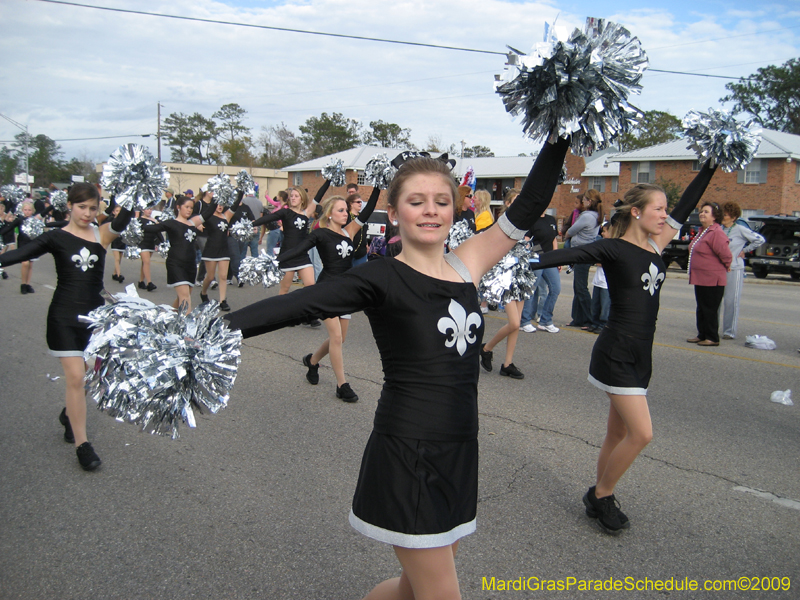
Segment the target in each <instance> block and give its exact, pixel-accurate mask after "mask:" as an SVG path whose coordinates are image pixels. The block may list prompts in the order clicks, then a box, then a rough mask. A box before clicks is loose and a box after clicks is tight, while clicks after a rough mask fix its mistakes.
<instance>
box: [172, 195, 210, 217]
mask: <svg viewBox="0 0 800 600" xmlns="http://www.w3.org/2000/svg"><path fill="white" fill-rule="evenodd" d="M200 194H201V195H200V197H201V198H202V197H203V195H202V194H203V192H200ZM187 202H191V203H192V204H194V198H189V196H184V195H183V194H178V195H177V196H175V208H174V209H173V210H174V211H175V214H176V215H177V214H178V209H179V208H180V207H181V206H183V205H184V204H186V203H187ZM201 202H202V200H201Z"/></svg>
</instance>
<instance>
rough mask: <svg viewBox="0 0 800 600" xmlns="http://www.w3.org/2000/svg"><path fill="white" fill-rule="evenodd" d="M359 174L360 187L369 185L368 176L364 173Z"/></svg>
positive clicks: (359, 172)
mask: <svg viewBox="0 0 800 600" xmlns="http://www.w3.org/2000/svg"><path fill="white" fill-rule="evenodd" d="M357 173H358V181H357V182H356V183H358V185H367V176H366V174H365V172H364V171H357Z"/></svg>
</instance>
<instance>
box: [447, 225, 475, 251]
mask: <svg viewBox="0 0 800 600" xmlns="http://www.w3.org/2000/svg"><path fill="white" fill-rule="evenodd" d="M473 235H475V234H474V233H473V231H472V229H470V226H469V223H467V222H466V221H459V222H458V223H456V224H454V225H453V226H452V227H451V228H450V233H448V234H447V247H448V248H450V250H455V249H456V248H458V247H459V246H460V245H461V244H462V243H464V242H466V241H467V240H468V239H469V238H471V237H472V236H473Z"/></svg>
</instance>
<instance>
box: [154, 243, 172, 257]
mask: <svg viewBox="0 0 800 600" xmlns="http://www.w3.org/2000/svg"><path fill="white" fill-rule="evenodd" d="M156 252H158V254H159V255H160V256H161V258H167V256H168V255H169V240H165V241H163V242H161V243H160V244H156Z"/></svg>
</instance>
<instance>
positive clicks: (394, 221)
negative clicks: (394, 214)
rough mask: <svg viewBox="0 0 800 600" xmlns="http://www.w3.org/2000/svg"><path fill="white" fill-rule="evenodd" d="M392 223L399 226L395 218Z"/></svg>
mask: <svg viewBox="0 0 800 600" xmlns="http://www.w3.org/2000/svg"><path fill="white" fill-rule="evenodd" d="M392 225H394V226H395V227H397V219H394V220H393V221H392Z"/></svg>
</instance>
